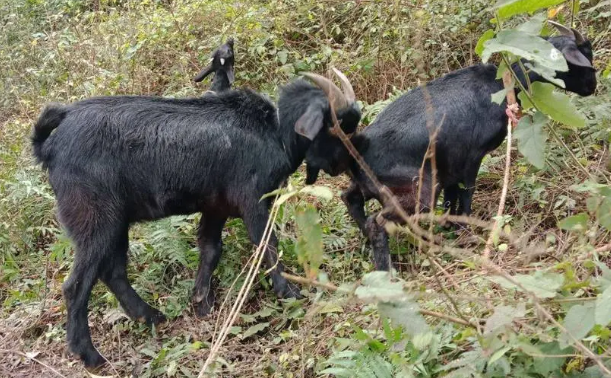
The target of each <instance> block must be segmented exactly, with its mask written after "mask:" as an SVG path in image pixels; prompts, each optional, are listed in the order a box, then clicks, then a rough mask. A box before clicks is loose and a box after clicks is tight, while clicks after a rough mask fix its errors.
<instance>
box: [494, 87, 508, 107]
mask: <svg viewBox="0 0 611 378" xmlns="http://www.w3.org/2000/svg"><path fill="white" fill-rule="evenodd" d="M510 89H511V87H508V88H503V89H501V90H500V91H498V92H495V93H493V94H491V95H490V99H491V101H492V102H494V103H495V104H499V105H501V103H502V102H503V101H505V96H507V92H509V90H510Z"/></svg>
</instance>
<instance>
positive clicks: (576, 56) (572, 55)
mask: <svg viewBox="0 0 611 378" xmlns="http://www.w3.org/2000/svg"><path fill="white" fill-rule="evenodd" d="M562 55H564V59H566V61H567V62H569V63H571V64H574V65H576V66H580V67H589V68H594V67H592V63H591V62H590V61H589V60H588V58H586V57H585V55H583V53H582V52H581V51H579V49H578V48H577V47H576V46H567V47H565V48H563V49H562Z"/></svg>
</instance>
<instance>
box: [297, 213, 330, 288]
mask: <svg viewBox="0 0 611 378" xmlns="http://www.w3.org/2000/svg"><path fill="white" fill-rule="evenodd" d="M295 221H296V222H297V227H298V228H299V239H298V240H297V244H296V245H295V252H296V253H297V259H298V261H299V263H300V264H302V265H303V266H304V269H305V270H306V274H307V275H308V277H309V278H315V277H316V274H317V272H318V268H319V267H320V264H321V263H322V258H323V243H322V228H321V226H320V217H319V216H318V212H317V211H316V209H315V208H314V207H312V206H311V205H308V206H307V207H306V208H305V209H299V210H298V211H297V212H296V214H295Z"/></svg>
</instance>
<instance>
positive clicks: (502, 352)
mask: <svg viewBox="0 0 611 378" xmlns="http://www.w3.org/2000/svg"><path fill="white" fill-rule="evenodd" d="M509 349H511V347H510V346H508V347H504V348H501V349H499V350H497V351H496V352H494V354H493V355H492V356H491V357H490V359H489V360H488V364H490V365H492V364H493V363H494V362H496V360H498V359H499V358H501V357H503V356H504V355H505V353H507V351H508V350H509Z"/></svg>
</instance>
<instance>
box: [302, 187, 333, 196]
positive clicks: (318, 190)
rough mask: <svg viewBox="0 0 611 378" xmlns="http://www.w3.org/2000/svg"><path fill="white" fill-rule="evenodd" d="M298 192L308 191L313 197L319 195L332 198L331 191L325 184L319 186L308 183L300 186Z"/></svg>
mask: <svg viewBox="0 0 611 378" xmlns="http://www.w3.org/2000/svg"><path fill="white" fill-rule="evenodd" d="M299 192H300V193H308V194H311V195H313V196H315V197H320V198H322V199H325V200H330V199H331V198H333V191H332V190H331V189H329V188H327V187H326V186H321V185H308V186H306V187H304V188H302V189H301V190H300V191H299Z"/></svg>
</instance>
